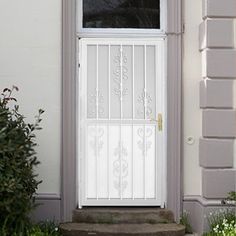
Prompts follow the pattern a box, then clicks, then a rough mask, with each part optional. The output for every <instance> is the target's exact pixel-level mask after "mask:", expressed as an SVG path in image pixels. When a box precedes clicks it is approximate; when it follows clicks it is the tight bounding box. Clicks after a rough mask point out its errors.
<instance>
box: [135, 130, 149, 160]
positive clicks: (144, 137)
mask: <svg viewBox="0 0 236 236" xmlns="http://www.w3.org/2000/svg"><path fill="white" fill-rule="evenodd" d="M137 133H138V136H139V137H140V138H141V140H139V141H138V143H137V144H138V147H139V149H140V150H141V151H142V154H143V156H144V157H146V156H147V152H148V150H149V149H150V148H151V146H152V142H151V141H150V140H149V139H150V137H151V136H152V134H153V131H152V129H151V128H149V127H148V128H147V127H143V128H139V129H138V131H137Z"/></svg>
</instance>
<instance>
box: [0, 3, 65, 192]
mask: <svg viewBox="0 0 236 236" xmlns="http://www.w3.org/2000/svg"><path fill="white" fill-rule="evenodd" d="M12 85H16V86H18V87H19V89H20V91H19V93H17V94H15V96H16V97H17V98H18V101H19V104H20V107H21V112H22V113H23V114H24V115H25V116H26V117H27V120H29V121H33V120H34V119H33V118H34V115H35V114H36V113H37V110H38V108H43V109H44V110H45V114H44V115H43V122H42V127H43V130H42V131H40V132H38V133H37V136H38V138H37V141H38V144H39V147H38V148H37V150H38V157H39V160H40V161H41V164H40V166H39V168H38V170H37V171H38V172H39V174H40V176H39V178H40V179H42V180H43V183H42V184H41V185H40V188H39V192H40V193H52V194H59V192H60V155H61V154H60V151H61V150H60V149H61V144H60V138H61V1H59V0H40V1H38V0H21V1H16V0H15V1H14V0H0V89H1V90H2V89H3V88H4V87H11V86H12Z"/></svg>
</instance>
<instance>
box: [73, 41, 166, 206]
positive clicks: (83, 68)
mask: <svg viewBox="0 0 236 236" xmlns="http://www.w3.org/2000/svg"><path fill="white" fill-rule="evenodd" d="M165 42H166V40H165V39H164V38H157V39H153V38H151V39H148V38H145V39H141V38H140V39H135V40H134V39H131V40H130V39H114V38H113V39H108V38H103V39H96V38H92V39H91V38H90V39H84V38H83V39H80V42H78V43H79V51H80V53H79V62H78V63H79V64H80V69H79V74H78V76H79V78H80V80H79V81H80V82H79V88H78V91H79V94H80V97H79V108H78V110H79V111H80V114H79V117H78V118H79V120H80V124H79V127H78V133H79V135H80V137H81V138H79V140H80V142H79V145H78V152H77V153H80V155H81V158H79V160H78V170H80V171H78V179H79V186H81V188H79V194H78V202H79V207H82V206H101V205H103V206H115V205H116V206H160V207H164V206H165V205H166V182H167V177H166V72H165V69H166V67H165V64H166V63H165V60H166V59H165V58H166V56H165V55H166V53H165V47H166V43H165ZM88 45H106V46H108V45H125V46H127V45H129V46H132V48H133V50H134V47H135V46H136V45H143V46H144V47H145V48H146V45H151V46H155V50H156V51H155V55H156V59H155V61H156V63H158V64H156V66H157V70H156V78H158V80H157V81H156V88H155V90H156V92H155V94H156V95H157V97H156V102H155V110H156V116H157V114H162V116H163V128H162V130H161V131H158V124H157V122H156V120H146V118H145V120H146V123H147V124H149V123H150V125H154V126H156V144H155V146H156V147H157V150H158V151H157V152H156V157H155V160H156V161H155V162H156V165H157V166H156V169H155V170H156V173H155V178H156V179H155V196H156V198H155V199H146V196H145V197H144V199H142V198H139V199H136V198H134V197H133V199H123V198H122V197H121V198H120V199H112V198H110V197H108V198H107V199H104V198H103V199H99V198H98V196H97V199H87V198H86V192H87V186H88V183H86V182H87V177H86V176H87V173H86V170H88V167H87V160H86V158H87V154H86V153H87V151H86V148H85V145H86V144H85V142H84V140H86V139H87V135H88V134H87V131H86V128H85V127H87V124H89V123H91V122H92V120H93V119H92V120H91V121H90V119H87V118H86V117H87V110H86V108H87V103H86V100H87V93H86V90H87V46H88ZM157 52H158V53H157ZM159 52H160V53H159ZM133 56H134V55H133ZM145 65H146V63H145ZM133 66H134V65H133ZM133 69H134V68H133ZM145 70H146V68H145ZM97 76H98V75H97ZM97 79H98V78H97ZM134 79H135V78H134V77H133V79H132V78H131V80H133V82H132V84H133V85H134ZM109 81H110V79H109ZM145 81H146V79H145ZM97 82H98V81H97ZM145 84H146V82H145ZM109 90H110V89H109ZM97 92H98V91H97ZM133 105H134V97H133ZM144 109H145V108H144ZM108 110H109V111H110V109H108ZM132 114H133V116H134V114H135V113H134V111H133V112H132ZM97 115H98V114H97ZM109 117H110V115H109ZM96 119H97V122H99V124H104V125H108V123H107V122H109V123H110V122H112V124H121V123H120V122H121V121H122V123H123V125H124V124H133V125H135V124H139V123H140V120H139V119H135V118H134V117H133V118H132V119H122V120H119V119H118V120H117V119H110V118H109V119H107V120H106V119H105V120H104V119H98V118H96ZM153 119H154V118H153ZM155 119H157V118H155ZM133 125H132V127H133ZM97 178H98V176H97ZM108 181H109V180H108ZM144 186H145V184H144ZM96 188H97V187H96Z"/></svg>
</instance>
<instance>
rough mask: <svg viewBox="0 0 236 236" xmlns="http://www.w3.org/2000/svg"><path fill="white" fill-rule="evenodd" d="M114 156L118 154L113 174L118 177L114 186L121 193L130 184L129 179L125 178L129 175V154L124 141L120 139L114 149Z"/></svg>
mask: <svg viewBox="0 0 236 236" xmlns="http://www.w3.org/2000/svg"><path fill="white" fill-rule="evenodd" d="M114 156H117V159H116V160H115V161H114V162H113V175H114V177H115V178H116V180H115V181H114V187H115V188H116V189H117V190H118V191H119V193H120V194H121V193H123V192H124V190H125V189H126V188H127V185H128V182H127V180H125V178H126V177H127V176H128V162H127V161H126V159H125V158H127V156H128V151H127V148H126V147H125V146H124V144H123V142H121V141H120V142H119V143H118V146H117V148H116V149H115V151H114Z"/></svg>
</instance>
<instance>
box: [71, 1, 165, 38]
mask: <svg viewBox="0 0 236 236" xmlns="http://www.w3.org/2000/svg"><path fill="white" fill-rule="evenodd" d="M76 8H77V9H76V10H77V26H76V27H77V34H78V35H77V36H78V37H80V38H89V37H100V38H103V37H135V38H137V37H149V38H150V37H165V36H166V25H167V20H166V19H167V14H166V13H167V11H166V9H167V1H166V0H160V29H130V28H83V0H77V1H76Z"/></svg>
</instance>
